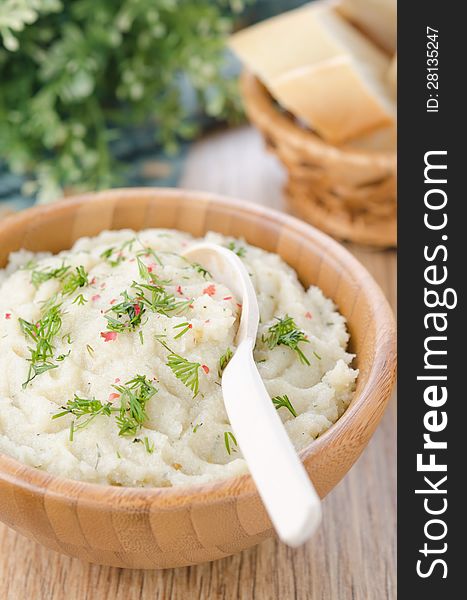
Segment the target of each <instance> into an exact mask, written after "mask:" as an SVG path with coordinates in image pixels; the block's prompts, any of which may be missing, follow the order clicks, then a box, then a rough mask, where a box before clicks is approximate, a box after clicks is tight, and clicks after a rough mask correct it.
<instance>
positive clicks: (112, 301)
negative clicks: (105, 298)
mask: <svg viewBox="0 0 467 600" xmlns="http://www.w3.org/2000/svg"><path fill="white" fill-rule="evenodd" d="M115 302H117V299H116V298H112V300H111V301H110V302H109V304H115Z"/></svg>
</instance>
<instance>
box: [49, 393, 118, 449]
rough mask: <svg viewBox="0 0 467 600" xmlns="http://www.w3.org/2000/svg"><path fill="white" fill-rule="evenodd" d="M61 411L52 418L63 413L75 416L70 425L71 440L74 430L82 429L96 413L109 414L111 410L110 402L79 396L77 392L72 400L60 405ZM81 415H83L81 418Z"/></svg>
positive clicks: (57, 417)
mask: <svg viewBox="0 0 467 600" xmlns="http://www.w3.org/2000/svg"><path fill="white" fill-rule="evenodd" d="M62 409H63V410H62V411H61V412H59V413H56V414H55V415H53V416H52V419H59V418H60V417H64V416H65V415H73V416H74V417H76V418H75V420H74V421H72V422H71V425H70V441H71V442H72V441H73V437H74V432H75V431H77V430H78V429H83V428H84V427H86V426H87V425H89V423H91V421H93V420H94V419H95V418H96V417H97V416H98V415H105V416H107V417H109V416H110V414H111V412H112V404H111V403H110V402H107V403H105V404H103V403H102V402H101V401H100V400H96V399H95V398H92V399H88V398H80V397H79V396H78V395H77V394H75V395H74V398H73V400H68V402H67V403H66V405H65V406H62ZM83 417H85V418H84V419H83Z"/></svg>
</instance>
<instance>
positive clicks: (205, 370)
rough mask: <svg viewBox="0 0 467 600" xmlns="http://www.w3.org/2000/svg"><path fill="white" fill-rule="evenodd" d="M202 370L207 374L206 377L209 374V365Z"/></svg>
mask: <svg viewBox="0 0 467 600" xmlns="http://www.w3.org/2000/svg"><path fill="white" fill-rule="evenodd" d="M201 368H202V369H203V371H204V372H205V373H206V375H207V374H208V373H209V367H208V366H207V365H201Z"/></svg>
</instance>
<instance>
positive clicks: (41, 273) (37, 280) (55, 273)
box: [31, 265, 70, 288]
mask: <svg viewBox="0 0 467 600" xmlns="http://www.w3.org/2000/svg"><path fill="white" fill-rule="evenodd" d="M69 270H70V266H65V265H62V266H61V267H58V268H56V269H42V270H39V269H34V270H33V271H32V272H31V283H32V285H33V286H34V287H35V288H38V287H39V286H40V285H41V284H43V283H44V282H46V281H49V280H50V279H59V280H60V281H61V280H62V279H63V278H64V277H65V275H66V274H67V273H68V271H69Z"/></svg>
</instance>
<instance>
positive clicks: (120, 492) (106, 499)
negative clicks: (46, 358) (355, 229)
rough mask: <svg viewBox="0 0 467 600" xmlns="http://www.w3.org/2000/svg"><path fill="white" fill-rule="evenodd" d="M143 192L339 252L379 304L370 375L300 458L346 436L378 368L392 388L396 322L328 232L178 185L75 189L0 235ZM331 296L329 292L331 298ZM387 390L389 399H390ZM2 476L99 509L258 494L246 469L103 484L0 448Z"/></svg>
mask: <svg viewBox="0 0 467 600" xmlns="http://www.w3.org/2000/svg"><path fill="white" fill-rule="evenodd" d="M135 195H137V196H138V197H147V198H149V199H154V198H155V199H156V200H157V198H161V199H162V198H167V197H174V198H178V197H180V196H184V197H186V198H191V199H192V200H193V201H202V202H205V201H206V200H208V201H210V202H213V203H215V204H216V205H218V206H226V207H229V208H235V209H238V210H239V211H242V212H247V213H250V214H251V213H253V214H255V215H256V216H259V217H267V218H268V219H269V220H272V221H273V222H274V223H276V224H279V225H285V226H288V227H289V228H290V229H292V230H294V231H296V232H297V233H299V234H300V233H303V234H304V235H305V236H306V237H310V233H311V237H312V238H314V239H315V240H317V241H318V242H320V243H321V244H324V245H325V246H326V247H328V248H331V249H332V254H333V257H334V258H337V259H338V260H339V262H340V264H341V265H342V266H343V267H346V268H347V269H348V270H350V271H351V272H352V273H353V274H354V277H355V279H356V281H358V282H359V283H361V284H362V289H364V290H365V292H364V293H365V296H366V297H367V298H369V299H370V302H369V304H370V306H372V307H373V308H374V307H377V311H378V318H377V319H375V325H376V331H375V344H374V346H375V352H374V356H373V360H372V363H371V366H370V370H369V373H368V379H367V382H366V384H365V386H364V387H363V388H362V390H360V393H359V394H358V396H357V397H355V398H354V399H353V401H352V403H351V405H350V406H349V407H348V408H347V409H346V411H345V412H344V413H343V415H342V416H341V417H340V418H339V419H338V420H337V421H336V422H335V423H334V424H333V425H331V427H329V429H328V430H327V431H325V432H324V433H323V435H322V436H320V437H319V438H317V439H316V440H314V441H313V442H312V443H310V444H308V445H307V446H305V447H304V448H303V449H302V450H301V451H300V452H299V456H300V458H301V460H302V461H306V460H307V459H309V458H311V457H313V456H314V455H318V454H320V453H321V452H322V451H323V449H324V448H325V447H326V446H327V445H328V444H330V443H332V442H333V440H336V438H341V437H342V436H344V437H345V432H346V430H347V429H348V428H349V425H350V426H352V425H353V426H355V425H358V422H359V418H358V417H359V415H360V413H361V412H362V410H363V409H364V407H366V406H367V403H368V402H370V403H373V404H375V406H376V405H377V404H378V403H379V400H378V397H375V395H374V394H373V391H374V389H375V384H376V381H377V380H378V379H380V373H381V371H384V372H386V373H387V385H388V389H389V390H391V389H392V386H393V384H394V381H395V368H396V352H395V323H394V316H393V312H392V309H391V308H390V306H389V303H388V301H387V300H386V297H385V296H384V294H383V292H382V290H381V289H380V287H379V286H378V284H377V283H376V281H375V280H374V279H373V277H372V276H371V275H370V273H369V272H368V271H367V269H366V268H365V267H364V266H363V265H362V264H361V263H360V262H359V261H358V260H357V259H356V258H355V257H354V256H353V255H352V254H351V253H350V252H349V251H348V250H346V249H345V248H344V247H343V246H342V245H341V244H339V243H338V242H337V241H335V240H334V239H332V238H331V237H330V236H328V235H327V234H325V233H323V232H322V231H320V230H318V229H316V228H315V227H313V226H312V225H309V224H308V223H305V222H303V221H301V220H299V219H297V218H295V217H293V216H291V215H289V214H287V213H282V212H280V211H278V210H275V209H272V208H269V207H265V206H262V205H258V204H253V203H251V202H247V201H245V200H239V199H236V198H232V197H230V196H226V195H220V194H215V193H211V192H204V191H196V190H184V189H181V188H164V187H160V188H152V187H145V188H138V187H134V188H113V189H110V190H105V191H101V192H90V193H85V194H79V195H74V196H72V197H68V198H66V199H64V200H62V201H59V202H57V203H53V204H49V205H42V206H34V207H32V208H28V209H25V210H23V211H20V212H19V213H17V214H13V215H9V216H7V217H5V218H4V219H2V220H1V221H0V239H1V236H2V233H3V231H5V230H7V229H8V228H9V227H10V226H11V225H14V224H20V223H21V222H23V221H27V220H30V219H31V218H34V217H36V216H37V217H39V216H45V217H47V215H48V214H50V213H52V214H53V213H55V212H60V211H62V210H68V209H69V208H70V207H73V206H74V207H79V206H81V205H82V204H83V203H86V202H93V201H95V200H99V201H104V202H107V201H108V202H112V201H115V200H116V199H117V198H118V199H120V198H131V197H134V196H135ZM363 284H364V285H363ZM331 300H333V298H331ZM389 395H390V394H389V392H388V393H387V399H386V402H387V400H388V399H389ZM1 481H3V482H6V483H8V484H10V485H12V486H13V487H15V486H16V487H20V488H22V489H25V490H27V491H28V492H29V493H31V494H36V493H40V494H45V493H46V494H47V496H53V497H55V498H63V499H67V500H70V498H73V497H75V498H78V497H79V501H80V503H81V502H82V501H84V502H86V503H87V504H88V505H94V506H95V507H100V508H102V509H105V507H107V508H113V509H115V508H117V507H118V508H119V509H123V510H131V509H135V508H136V503H137V502H142V503H143V504H144V505H146V506H147V507H148V508H151V509H177V508H180V507H182V506H186V505H190V506H193V507H196V506H198V505H201V504H203V505H205V504H206V503H209V502H212V503H214V502H216V501H219V500H229V499H234V498H237V497H239V496H242V497H246V496H252V495H255V494H257V490H256V486H255V485H254V483H253V480H252V477H251V475H250V474H248V473H246V474H243V475H237V476H233V477H227V478H225V479H219V480H217V481H213V482H210V483H194V484H186V485H177V486H170V487H152V488H151V487H148V488H141V487H129V486H112V485H107V484H99V483H91V482H86V481H80V480H75V479H70V478H67V477H63V476H59V475H53V474H51V473H48V472H47V471H42V470H41V469H38V468H36V467H30V466H28V465H26V464H23V463H21V462H20V461H18V460H16V459H14V458H12V457H10V456H8V455H6V454H3V453H1V452H0V482H1Z"/></svg>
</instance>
